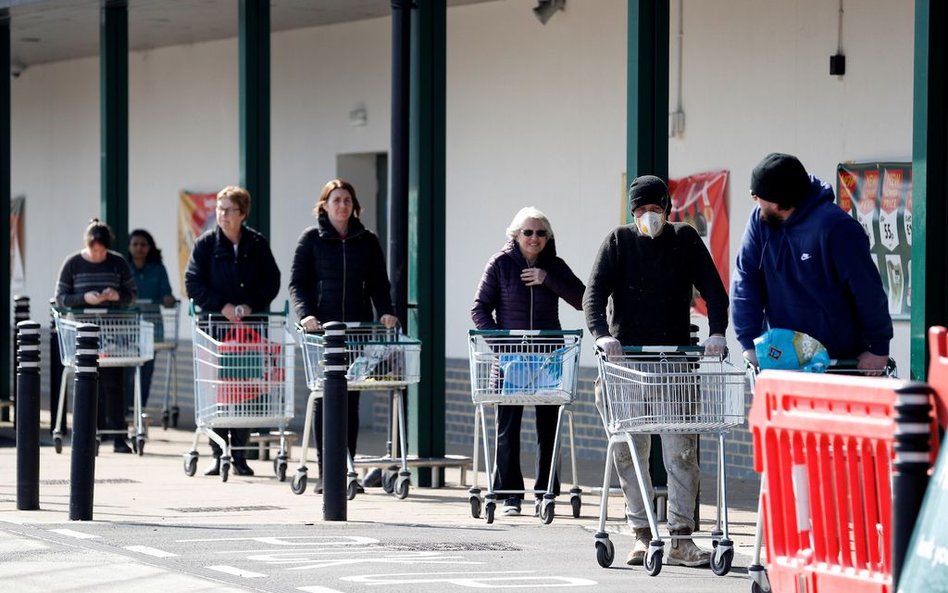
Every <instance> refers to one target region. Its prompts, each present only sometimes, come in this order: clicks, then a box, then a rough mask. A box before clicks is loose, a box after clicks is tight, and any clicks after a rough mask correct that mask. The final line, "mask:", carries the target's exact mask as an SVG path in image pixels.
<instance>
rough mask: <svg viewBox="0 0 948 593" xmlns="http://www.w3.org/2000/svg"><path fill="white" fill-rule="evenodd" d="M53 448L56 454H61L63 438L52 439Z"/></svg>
mask: <svg viewBox="0 0 948 593" xmlns="http://www.w3.org/2000/svg"><path fill="white" fill-rule="evenodd" d="M53 448H54V449H56V452H57V453H62V452H63V437H61V436H55V437H53Z"/></svg>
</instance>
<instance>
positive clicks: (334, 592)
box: [296, 585, 342, 593]
mask: <svg viewBox="0 0 948 593" xmlns="http://www.w3.org/2000/svg"><path fill="white" fill-rule="evenodd" d="M296 590H297V591H303V592H304V593H342V591H340V590H339V589H330V588H329V587H320V586H319V585H310V586H309V587H297V588H296Z"/></svg>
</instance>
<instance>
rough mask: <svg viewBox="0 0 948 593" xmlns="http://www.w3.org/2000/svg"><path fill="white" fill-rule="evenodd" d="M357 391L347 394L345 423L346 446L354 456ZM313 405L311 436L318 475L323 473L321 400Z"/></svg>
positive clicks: (357, 431) (356, 437) (357, 417)
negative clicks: (317, 464)
mask: <svg viewBox="0 0 948 593" xmlns="http://www.w3.org/2000/svg"><path fill="white" fill-rule="evenodd" d="M359 393H360V392H358V391H350V392H349V393H348V394H347V398H346V399H347V400H348V406H347V408H348V416H349V421H348V422H347V423H346V447H347V448H348V449H349V455H351V456H352V457H355V454H356V444H357V443H358V441H359ZM314 403H315V405H314V407H313V416H314V418H313V437H314V438H315V439H316V461H317V462H318V463H319V475H320V476H321V475H323V473H322V467H323V400H322V398H320V399H317V400H316V401H315V402H314Z"/></svg>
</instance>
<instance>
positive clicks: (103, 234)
mask: <svg viewBox="0 0 948 593" xmlns="http://www.w3.org/2000/svg"><path fill="white" fill-rule="evenodd" d="M84 238H85V240H86V247H89V246H90V245H92V244H93V243H98V244H100V245H102V246H103V247H105V248H106V249H112V241H113V240H114V239H115V235H113V234H112V229H110V228H109V225H107V224H105V223H104V222H102V221H101V220H99V219H98V218H93V219H92V220H90V221H89V226H87V227H86V232H85V235H84Z"/></svg>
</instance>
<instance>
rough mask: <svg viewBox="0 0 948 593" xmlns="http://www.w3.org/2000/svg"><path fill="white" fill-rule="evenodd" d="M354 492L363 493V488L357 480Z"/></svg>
mask: <svg viewBox="0 0 948 593" xmlns="http://www.w3.org/2000/svg"><path fill="white" fill-rule="evenodd" d="M356 494H365V488H363V487H362V484H360V483H359V482H356Z"/></svg>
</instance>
